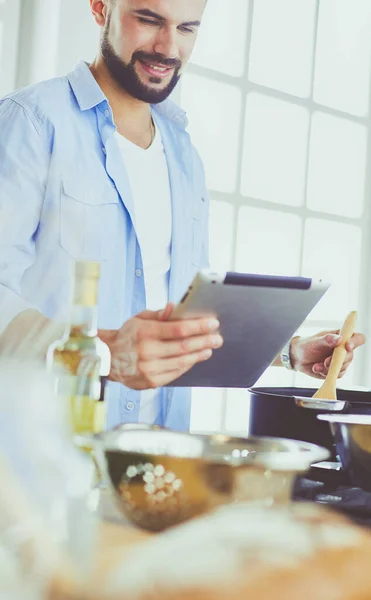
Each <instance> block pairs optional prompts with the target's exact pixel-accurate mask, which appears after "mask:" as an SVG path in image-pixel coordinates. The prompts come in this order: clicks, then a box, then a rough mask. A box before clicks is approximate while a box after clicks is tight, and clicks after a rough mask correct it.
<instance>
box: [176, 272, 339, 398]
mask: <svg viewBox="0 0 371 600" xmlns="http://www.w3.org/2000/svg"><path fill="white" fill-rule="evenodd" d="M328 288H329V285H328V284H326V283H324V282H322V281H321V280H320V281H313V280H312V279H307V278H304V277H279V276H273V275H255V274H248V273H215V272H213V271H209V270H203V271H200V272H199V273H198V274H197V275H196V277H195V279H194V280H193V282H192V283H191V285H190V286H189V288H188V290H187V291H186V293H185V294H184V296H183V298H182V300H181V302H180V303H179V304H178V305H177V306H176V307H175V310H174V313H173V315H172V319H187V318H195V317H204V316H212V317H217V318H218V319H219V321H220V332H221V334H222V336H223V338H224V345H223V347H222V348H220V349H218V350H215V351H214V353H213V356H212V357H211V358H210V359H209V360H208V361H206V362H202V363H199V364H196V365H195V366H194V367H192V369H191V370H190V371H188V372H187V373H185V374H184V375H182V376H181V377H180V378H179V379H177V380H176V381H175V382H172V383H171V384H169V385H170V386H176V387H189V386H190V387H231V388H233V387H241V388H242V387H251V386H253V385H254V384H255V383H256V381H257V380H258V379H259V377H260V376H261V375H262V374H263V372H264V371H265V370H266V369H267V367H269V365H270V364H271V363H272V362H273V360H274V359H275V357H276V356H277V354H279V352H281V350H282V348H283V347H284V345H285V344H286V342H287V341H288V340H289V339H290V338H291V337H292V336H293V335H294V334H295V332H296V331H297V329H298V328H299V327H300V325H301V324H302V323H303V321H305V319H306V317H307V316H308V314H309V313H310V312H311V311H312V309H313V308H314V307H315V305H316V304H317V302H318V301H319V300H320V299H321V298H322V296H323V295H324V293H325V292H326V291H327V289H328Z"/></svg>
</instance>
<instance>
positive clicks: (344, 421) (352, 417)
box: [317, 414, 371, 426]
mask: <svg viewBox="0 0 371 600" xmlns="http://www.w3.org/2000/svg"><path fill="white" fill-rule="evenodd" d="M317 419H319V420H320V421H327V423H339V425H369V426H371V415H361V414H360V415H357V414H345V415H343V414H330V415H317Z"/></svg>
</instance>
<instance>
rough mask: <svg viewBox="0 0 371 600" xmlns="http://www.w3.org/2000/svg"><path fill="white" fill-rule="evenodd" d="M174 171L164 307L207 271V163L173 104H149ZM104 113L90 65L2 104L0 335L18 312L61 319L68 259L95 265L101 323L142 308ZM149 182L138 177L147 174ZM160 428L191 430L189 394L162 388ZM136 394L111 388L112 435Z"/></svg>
mask: <svg viewBox="0 0 371 600" xmlns="http://www.w3.org/2000/svg"><path fill="white" fill-rule="evenodd" d="M152 114H153V118H154V120H155V123H156V126H157V127H158V128H159V129H160V132H161V136H162V141H163V145H164V149H165V153H166V159H167V163H168V168H169V178H170V185H171V196H172V211H173V231H172V246H171V270H170V276H169V300H170V301H172V302H177V301H178V300H179V299H180V297H181V296H182V294H183V293H184V291H185V289H186V288H187V286H188V284H189V282H190V281H191V279H192V277H193V276H194V274H195V273H196V272H197V270H198V269H199V268H201V267H204V266H206V265H207V260H208V259H207V247H208V234H207V232H208V194H207V191H206V185H205V177H204V170H203V166H202V163H201V161H200V159H199V157H198V155H197V153H196V151H195V150H194V148H193V146H192V144H191V141H190V138H189V135H188V133H187V132H186V126H187V119H186V116H185V113H184V112H183V111H181V110H180V109H179V108H178V107H177V106H176V105H175V104H174V103H173V102H172V101H171V100H167V101H165V102H163V103H161V104H158V105H156V106H153V107H152ZM115 130H116V128H115V124H114V121H113V115H112V111H111V108H110V105H109V103H108V101H107V99H106V97H105V96H104V94H103V92H102V90H101V88H100V87H99V86H98V84H97V82H96V80H95V79H94V77H93V75H92V74H91V72H90V70H89V68H88V66H87V65H86V64H85V63H84V62H81V63H80V64H79V65H78V66H77V68H76V69H75V70H74V71H73V72H72V73H70V74H69V75H68V76H67V77H61V78H58V79H52V80H50V81H45V82H42V83H39V84H37V85H34V86H31V87H29V88H25V89H23V90H20V91H17V92H15V93H13V94H10V95H9V96H7V97H6V98H4V99H3V100H1V101H0V332H1V331H3V330H4V329H5V327H6V326H7V325H8V323H9V322H10V321H11V320H12V319H13V318H14V317H15V316H17V315H18V314H19V313H20V312H21V311H23V310H25V309H28V308H37V309H38V310H40V311H41V312H42V313H43V314H44V315H46V316H47V317H49V318H52V319H56V318H58V319H62V318H63V319H66V318H67V308H68V305H69V291H70V280H69V273H70V271H69V263H70V261H71V259H82V260H96V261H100V262H101V264H102V273H101V280H100V289H99V307H98V308H99V327H100V328H101V329H118V328H120V327H121V326H122V324H123V323H124V322H125V321H126V320H127V319H129V318H130V317H132V316H133V315H135V314H137V313H139V312H141V311H142V310H144V309H145V307H146V297H145V287H144V277H143V264H142V257H141V252H140V247H139V244H138V239H137V235H136V232H135V227H134V204H133V198H132V194H131V190H130V184H129V180H128V176H127V173H126V172H125V166H124V164H123V159H122V155H121V153H120V150H119V148H118V146H117V143H116V140H115V136H114V133H115ZM144 176H145V175H144ZM159 405H160V410H159V414H158V416H157V419H156V423H157V424H161V425H165V426H167V427H169V428H172V429H176V430H187V429H188V428H189V422H190V390H188V389H183V388H174V389H173V388H163V389H161V390H160V403H159ZM139 407H140V393H139V392H137V391H134V390H130V389H128V388H126V387H125V386H123V385H121V384H119V383H112V382H110V383H109V406H108V422H107V425H108V427H112V426H115V425H116V424H118V423H122V422H136V421H137V420H138V415H139Z"/></svg>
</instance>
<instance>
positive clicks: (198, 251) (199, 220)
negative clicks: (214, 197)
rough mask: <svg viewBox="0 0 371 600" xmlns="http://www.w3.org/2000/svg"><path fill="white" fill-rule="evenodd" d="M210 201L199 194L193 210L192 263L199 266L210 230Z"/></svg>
mask: <svg viewBox="0 0 371 600" xmlns="http://www.w3.org/2000/svg"><path fill="white" fill-rule="evenodd" d="M208 210H209V207H208V202H207V197H206V195H205V196H197V199H196V201H195V202H194V205H193V212H192V240H193V241H192V258H191V262H192V265H194V266H196V267H199V266H200V263H201V259H202V254H203V248H204V245H205V244H206V243H207V238H208V232H207V223H208Z"/></svg>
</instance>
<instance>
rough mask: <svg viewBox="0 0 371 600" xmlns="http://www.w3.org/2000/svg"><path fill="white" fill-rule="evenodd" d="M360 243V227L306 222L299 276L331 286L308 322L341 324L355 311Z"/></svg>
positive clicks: (325, 222) (320, 221)
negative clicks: (322, 280) (313, 320)
mask: <svg viewBox="0 0 371 600" xmlns="http://www.w3.org/2000/svg"><path fill="white" fill-rule="evenodd" d="M361 241H362V231H361V228H360V227H355V226H354V225H347V224H345V223H334V222H331V221H325V220H321V219H308V221H307V222H306V226H305V238H304V261H303V274H304V275H305V276H307V277H313V278H317V279H319V278H322V279H324V280H325V281H328V282H330V283H332V285H331V288H330V289H329V291H328V292H327V293H326V294H325V296H324V298H322V300H321V301H320V302H319V304H318V306H317V307H316V308H315V309H314V311H313V312H312V313H311V315H310V317H311V318H312V319H316V320H324V321H326V320H331V321H334V320H338V321H339V322H342V321H344V319H345V317H346V315H347V314H348V312H349V311H351V310H354V309H355V308H357V306H358V296H359V269H360V262H361Z"/></svg>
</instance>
